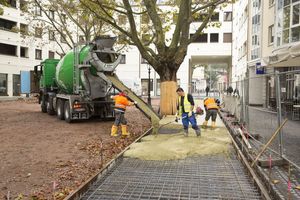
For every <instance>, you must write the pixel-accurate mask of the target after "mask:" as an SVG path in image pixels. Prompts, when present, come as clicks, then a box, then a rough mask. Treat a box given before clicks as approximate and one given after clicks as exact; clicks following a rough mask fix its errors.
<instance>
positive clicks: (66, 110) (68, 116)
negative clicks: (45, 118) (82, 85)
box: [64, 101, 72, 123]
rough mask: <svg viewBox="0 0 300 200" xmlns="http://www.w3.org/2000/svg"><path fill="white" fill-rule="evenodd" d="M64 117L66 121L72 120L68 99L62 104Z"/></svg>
mask: <svg viewBox="0 0 300 200" xmlns="http://www.w3.org/2000/svg"><path fill="white" fill-rule="evenodd" d="M64 117H65V121H66V122H68V123H71V122H72V119H71V108H70V103H69V101H65V105H64Z"/></svg>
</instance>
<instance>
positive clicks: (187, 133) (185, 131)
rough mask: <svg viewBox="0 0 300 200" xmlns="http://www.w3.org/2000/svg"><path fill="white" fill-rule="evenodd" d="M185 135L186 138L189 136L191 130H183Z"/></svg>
mask: <svg viewBox="0 0 300 200" xmlns="http://www.w3.org/2000/svg"><path fill="white" fill-rule="evenodd" d="M183 135H184V136H185V137H187V136H189V130H188V129H184V130H183Z"/></svg>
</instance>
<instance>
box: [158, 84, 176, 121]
mask: <svg viewBox="0 0 300 200" xmlns="http://www.w3.org/2000/svg"><path fill="white" fill-rule="evenodd" d="M176 89H177V81H164V82H162V83H161V84H160V113H161V114H162V115H174V114H175V113H176V111H177V108H176V107H177V98H178V97H177V94H176Z"/></svg>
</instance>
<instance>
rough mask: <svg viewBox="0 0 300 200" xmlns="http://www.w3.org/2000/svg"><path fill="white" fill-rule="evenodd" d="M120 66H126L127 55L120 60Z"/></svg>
mask: <svg viewBox="0 0 300 200" xmlns="http://www.w3.org/2000/svg"><path fill="white" fill-rule="evenodd" d="M120 64H126V55H122V58H121V60H120Z"/></svg>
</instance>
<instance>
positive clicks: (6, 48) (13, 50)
mask: <svg viewBox="0 0 300 200" xmlns="http://www.w3.org/2000/svg"><path fill="white" fill-rule="evenodd" d="M0 54H3V55H8V56H17V46H14V45H9V44H3V43H0Z"/></svg>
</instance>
